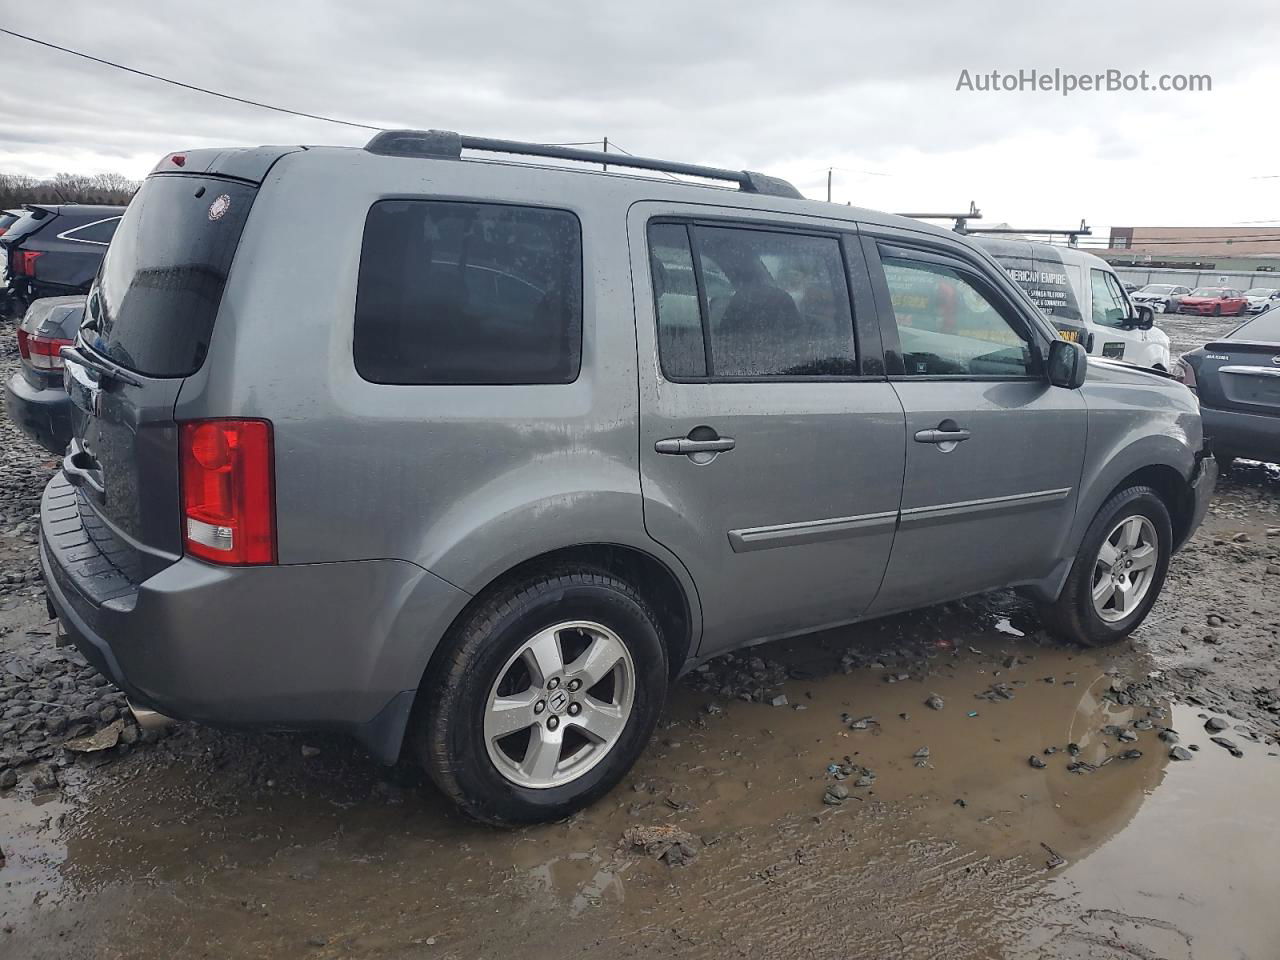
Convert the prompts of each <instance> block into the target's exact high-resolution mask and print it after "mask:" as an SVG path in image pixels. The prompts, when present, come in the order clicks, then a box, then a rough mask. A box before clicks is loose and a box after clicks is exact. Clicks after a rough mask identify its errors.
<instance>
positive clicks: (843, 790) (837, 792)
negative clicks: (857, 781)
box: [822, 783, 849, 807]
mask: <svg viewBox="0 0 1280 960" xmlns="http://www.w3.org/2000/svg"><path fill="white" fill-rule="evenodd" d="M848 799H849V788H848V787H846V786H845V785H844V784H843V783H833V784H831V785H830V786H829V787H827V792H826V793H824V794H823V795H822V802H823V803H825V804H826V805H827V806H830V807H834V806H838V805H840V804H842V803H844V802H845V801H846V800H848Z"/></svg>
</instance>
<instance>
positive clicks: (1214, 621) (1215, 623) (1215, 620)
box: [1208, 613, 1226, 627]
mask: <svg viewBox="0 0 1280 960" xmlns="http://www.w3.org/2000/svg"><path fill="white" fill-rule="evenodd" d="M1208 622H1209V626H1211V627H1221V626H1225V625H1226V621H1225V620H1223V619H1222V618H1221V617H1220V616H1218V615H1217V614H1216V613H1211V614H1209V621H1208Z"/></svg>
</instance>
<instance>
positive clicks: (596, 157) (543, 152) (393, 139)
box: [364, 130, 804, 200]
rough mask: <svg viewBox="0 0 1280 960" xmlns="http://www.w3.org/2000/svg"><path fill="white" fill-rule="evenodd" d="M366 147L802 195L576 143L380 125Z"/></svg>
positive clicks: (744, 173)
mask: <svg viewBox="0 0 1280 960" xmlns="http://www.w3.org/2000/svg"><path fill="white" fill-rule="evenodd" d="M364 148H365V149H366V150H368V151H369V152H370V153H377V154H381V155H383V156H388V157H437V158H439V159H445V160H458V159H461V157H462V151H463V150H481V151H487V152H490V153H514V154H518V155H520V156H528V157H552V158H554V159H556V160H579V161H582V162H583V163H607V164H609V165H610V166H614V167H633V168H635V169H637V170H657V171H660V172H662V173H676V174H684V175H685V176H689V177H705V178H707V179H709V180H728V181H730V182H732V183H736V184H737V185H738V189H739V190H741V191H743V192H744V193H759V194H763V195H765V196H771V197H792V198H794V199H797V200H803V199H804V195H803V194H802V193H801V192H800V191H799V190H797V189H796V188H795V187H794V186H792V185H791V184H790V183H788V182H787V181H786V180H781V179H779V178H778V177H770V176H767V175H766V174H763V173H755V172H753V171H751V170H726V169H723V168H721V167H704V166H701V165H699V164H696V163H676V162H674V161H670V160H655V159H653V158H651V157H633V156H631V155H630V154H623V153H605V152H604V151H602V150H579V149H577V148H575V147H555V146H550V145H548V144H545V143H525V142H523V141H520V140H493V139H491V138H489V137H466V136H463V135H462V134H460V133H454V132H453V131H451V130H383V131H381V132H380V133H375V134H374V135H373V138H372V139H371V140H370V141H369V142H368V143H367V144H365V147H364Z"/></svg>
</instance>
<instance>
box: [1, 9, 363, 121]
mask: <svg viewBox="0 0 1280 960" xmlns="http://www.w3.org/2000/svg"><path fill="white" fill-rule="evenodd" d="M0 33H4V34H8V35H9V36H11V37H17V38H18V39H19V40H26V41H28V42H30V43H34V44H38V45H39V46H42V47H48V48H49V49H50V50H58V51H61V52H62V53H69V54H71V56H73V57H80V58H81V59H82V60H89V61H92V62H93V63H98V64H102V65H103V66H104V67H114V68H115V69H116V70H123V71H124V72H125V73H132V74H134V75H135V76H139V77H146V78H147V79H149V80H159V81H160V82H161V83H168V84H172V85H173V86H175V87H182V88H183V89H184V90H194V91H195V92H196V93H205V94H208V95H209V96H211V97H220V98H221V99H223V100H231V101H233V102H235V103H241V104H244V105H245V106H249V107H260V108H261V109H263V110H274V111H276V112H277V113H287V114H290V115H291V116H295V117H304V118H305V119H307V120H323V121H325V122H326V123H338V124H341V125H342V126H344V127H358V128H360V129H361V130H382V129H384V128H383V127H375V126H372V125H371V124H368V123H356V122H355V121H353V120H339V119H337V118H336V117H326V116H322V115H321V114H318V113H307V112H305V111H303V110H291V109H290V108H289V107H279V106H276V105H275V104H272V103H263V102H262V101H260V100H249V99H246V98H245V97H237V96H233V95H232V94H229V93H219V92H218V91H217V90H210V89H209V88H208V87H197V86H196V85H195V84H191V83H183V82H182V81H181V80H174V79H173V78H171V77H162V76H160V75H159V74H158V73H148V72H147V71H146V70H139V69H137V68H136V67H127V66H125V65H124V64H123V63H116V62H115V61H113V60H104V59H103V58H102V57H95V56H93V55H91V54H88V53H83V52H81V51H79V50H72V49H71V48H70V47H63V46H59V45H58V44H56V43H50V42H49V41H48V40H40V39H38V38H36V37H29V36H27V35H26V34H25V33H18V32H17V31H16V30H10V29H8V28H6V27H0Z"/></svg>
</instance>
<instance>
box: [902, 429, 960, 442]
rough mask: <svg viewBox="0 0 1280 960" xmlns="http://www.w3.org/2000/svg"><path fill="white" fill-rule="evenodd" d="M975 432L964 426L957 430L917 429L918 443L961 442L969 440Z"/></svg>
mask: <svg viewBox="0 0 1280 960" xmlns="http://www.w3.org/2000/svg"><path fill="white" fill-rule="evenodd" d="M971 436H973V434H971V433H970V432H969V431H968V430H966V429H964V428H963V427H958V428H956V429H955V430H942V429H937V428H935V429H933V430H917V431H916V443H959V442H960V441H961V440H968V439H969V438H970V437H971Z"/></svg>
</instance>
